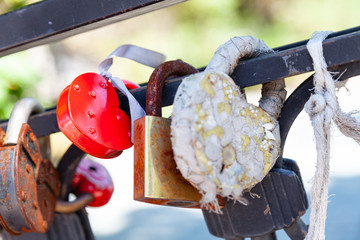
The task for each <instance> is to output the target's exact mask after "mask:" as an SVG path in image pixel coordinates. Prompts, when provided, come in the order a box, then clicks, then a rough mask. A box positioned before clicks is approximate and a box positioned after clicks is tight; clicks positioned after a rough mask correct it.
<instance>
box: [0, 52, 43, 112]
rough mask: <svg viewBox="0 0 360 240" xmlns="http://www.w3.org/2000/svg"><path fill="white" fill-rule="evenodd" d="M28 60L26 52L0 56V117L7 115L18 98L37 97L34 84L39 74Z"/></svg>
mask: <svg viewBox="0 0 360 240" xmlns="http://www.w3.org/2000/svg"><path fill="white" fill-rule="evenodd" d="M29 60H30V59H29V58H28V57H27V55H26V52H20V53H17V54H14V55H11V56H8V57H6V58H0V118H5V117H8V116H9V115H10V112H11V108H12V107H13V105H14V104H15V102H16V101H17V100H19V99H20V98H22V97H25V96H27V97H35V98H36V97H37V96H36V93H35V84H36V83H37V81H38V79H39V74H38V73H37V72H36V70H35V69H34V68H33V67H32V66H31V61H29Z"/></svg>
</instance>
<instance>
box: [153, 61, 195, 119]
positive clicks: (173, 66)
mask: <svg viewBox="0 0 360 240" xmlns="http://www.w3.org/2000/svg"><path fill="white" fill-rule="evenodd" d="M197 72H198V70H197V69H196V68H194V67H193V66H191V65H189V64H187V63H185V62H183V61H181V60H175V61H168V62H164V63H162V64H161V65H159V66H158V67H157V68H156V69H155V70H154V71H153V72H152V74H151V76H150V79H149V82H148V85H147V90H146V115H150V116H158V117H160V116H161V107H162V89H163V87H164V84H165V80H166V79H167V78H169V77H171V76H186V75H189V74H193V73H197Z"/></svg>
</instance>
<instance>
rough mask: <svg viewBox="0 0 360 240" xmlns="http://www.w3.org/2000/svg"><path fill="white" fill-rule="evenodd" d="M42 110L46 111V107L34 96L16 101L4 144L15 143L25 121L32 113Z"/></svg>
mask: <svg viewBox="0 0 360 240" xmlns="http://www.w3.org/2000/svg"><path fill="white" fill-rule="evenodd" d="M41 112H44V108H43V107H42V106H41V104H40V103H39V102H38V101H37V100H35V99H34V98H29V97H28V98H23V99H20V100H19V101H18V102H16V104H15V106H14V108H13V110H12V111H11V114H10V118H9V122H8V126H7V129H6V136H5V140H4V146H8V145H15V144H16V143H17V140H18V137H19V133H20V129H21V126H22V125H23V123H27V121H28V120H29V118H30V116H31V115H32V114H34V113H41Z"/></svg>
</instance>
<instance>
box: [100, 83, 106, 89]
mask: <svg viewBox="0 0 360 240" xmlns="http://www.w3.org/2000/svg"><path fill="white" fill-rule="evenodd" d="M100 87H102V88H104V89H106V88H107V87H108V84H107V82H101V83H100Z"/></svg>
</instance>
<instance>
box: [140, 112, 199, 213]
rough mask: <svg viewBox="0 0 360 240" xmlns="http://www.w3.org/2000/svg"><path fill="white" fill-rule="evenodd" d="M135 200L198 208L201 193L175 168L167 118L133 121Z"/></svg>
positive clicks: (145, 118) (148, 118) (147, 118)
mask: <svg viewBox="0 0 360 240" xmlns="http://www.w3.org/2000/svg"><path fill="white" fill-rule="evenodd" d="M134 134H135V138H134V140H135V142H134V157H135V163H134V164H135V167H134V169H135V173H134V186H135V187H134V199H135V200H139V201H143V202H148V203H154V204H160V205H171V206H181V207H199V201H200V199H201V195H200V193H199V192H198V191H197V190H196V189H195V188H194V187H193V186H192V185H191V184H190V183H189V182H188V181H186V180H185V179H184V178H183V177H182V175H181V173H180V172H179V170H178V169H177V168H176V164H175V161H174V159H173V152H172V148H171V141H170V119H164V118H160V117H149V116H145V117H144V118H141V119H138V120H136V122H135V132H134Z"/></svg>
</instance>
